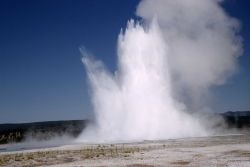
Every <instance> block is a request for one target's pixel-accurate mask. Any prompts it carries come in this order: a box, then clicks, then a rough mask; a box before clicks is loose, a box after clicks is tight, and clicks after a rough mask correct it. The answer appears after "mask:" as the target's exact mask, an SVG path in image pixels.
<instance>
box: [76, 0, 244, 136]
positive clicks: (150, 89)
mask: <svg viewBox="0 0 250 167" xmlns="http://www.w3.org/2000/svg"><path fill="white" fill-rule="evenodd" d="M136 13H137V15H138V16H140V17H141V18H142V19H143V20H142V22H143V23H142V24H141V23H138V22H136V21H134V20H130V21H129V22H128V25H127V28H126V29H125V31H124V32H123V31H122V32H121V33H120V35H119V37H118V49H117V50H118V51H117V52H118V53H117V55H118V62H117V67H118V68H117V70H116V71H115V72H114V73H112V72H109V71H108V70H107V69H106V68H105V66H104V64H103V63H102V62H101V61H98V60H94V58H93V57H92V56H91V55H90V54H89V53H88V52H87V51H86V49H84V48H82V49H81V52H82V54H83V63H84V65H85V67H86V71H87V75H88V79H89V83H90V89H91V91H90V92H91V98H92V99H91V100H92V104H93V111H94V115H95V120H94V122H93V124H92V125H90V126H89V127H87V129H86V130H84V132H83V133H82V135H81V137H80V140H81V141H84V140H85V141H117V140H145V139H168V138H179V137H190V136H202V135H207V134H209V133H210V131H209V130H208V129H207V128H205V125H204V124H201V121H200V119H198V118H197V117H194V116H193V115H191V113H190V112H188V111H189V110H190V109H193V108H196V109H197V108H201V107H200V106H202V107H204V104H205V103H203V102H201V101H200V99H202V97H205V95H206V94H207V92H208V90H209V88H210V87H211V86H213V85H219V84H223V83H224V82H225V81H226V79H227V78H228V76H230V75H231V74H232V73H233V72H234V71H235V70H236V69H237V61H236V59H237V57H238V56H239V55H240V53H241V42H240V38H239V36H237V34H236V33H237V31H235V30H237V26H238V22H237V21H236V20H235V19H231V18H230V17H228V16H227V15H226V14H225V13H224V12H223V10H222V8H221V7H220V5H219V2H218V1H216V0H203V1H200V0H188V1H184V0H176V1H172V0H154V1H153V0H143V1H141V2H140V4H139V6H138V8H137V12H136ZM183 94H186V95H185V96H186V97H188V98H190V99H191V102H190V104H188V105H187V103H186V101H185V100H184V99H185V98H184V97H183ZM199 103H200V104H202V105H197V104H199ZM190 106H191V107H190ZM192 106H199V107H192ZM205 107H206V106H205ZM210 121H211V120H210Z"/></svg>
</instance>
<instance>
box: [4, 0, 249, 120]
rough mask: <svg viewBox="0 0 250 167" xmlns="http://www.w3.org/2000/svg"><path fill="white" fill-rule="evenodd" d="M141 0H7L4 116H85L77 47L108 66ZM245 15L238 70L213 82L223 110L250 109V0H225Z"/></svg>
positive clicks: (86, 103)
mask: <svg viewBox="0 0 250 167" xmlns="http://www.w3.org/2000/svg"><path fill="white" fill-rule="evenodd" d="M138 2H139V1H138V0H123V1H119V0H107V1H104V0H74V1H72V0H37V1H34V0H1V1H0V123H4V122H30V121H46V120H62V119H66V120H69V119H84V118H86V117H88V115H90V111H91V105H90V100H89V96H88V88H87V84H86V74H85V71H84V67H83V65H82V63H81V55H80V52H79V47H81V46H83V45H84V46H85V47H86V48H87V49H88V50H90V51H91V52H92V53H93V54H94V55H95V56H96V57H97V58H98V59H101V60H102V61H104V63H105V64H106V65H107V66H108V68H109V69H110V70H112V71H113V70H114V69H115V66H116V64H115V62H116V56H115V55H116V41H117V36H118V34H119V32H120V29H121V28H122V27H123V28H124V27H125V26H126V23H127V20H128V19H130V18H134V17H135V15H134V13H135V10H136V6H137V4H138ZM223 6H224V7H225V9H226V10H227V12H228V13H229V14H230V15H232V16H235V17H237V18H238V19H240V20H241V22H242V30H241V34H242V36H243V38H244V55H243V56H242V57H241V58H240V59H239V63H240V71H239V73H238V74H237V75H236V76H234V77H233V78H231V79H230V80H229V82H228V84H227V85H224V86H221V87H218V88H215V89H214V92H215V95H216V96H215V98H213V102H212V107H213V108H214V109H215V110H218V111H227V110H250V56H249V53H250V14H248V13H249V11H250V2H249V1H247V0H242V1H236V0H227V2H226V3H224V5H223Z"/></svg>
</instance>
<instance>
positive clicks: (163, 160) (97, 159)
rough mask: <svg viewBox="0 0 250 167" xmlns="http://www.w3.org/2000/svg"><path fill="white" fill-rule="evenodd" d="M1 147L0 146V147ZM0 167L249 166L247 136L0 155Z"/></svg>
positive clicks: (30, 151)
mask: <svg viewBox="0 0 250 167" xmlns="http://www.w3.org/2000/svg"><path fill="white" fill-rule="evenodd" d="M3 147H4V146H2V148H3ZM0 166H9V167H10V166H11V167H14V166H58V167H68V166H72V167H73V166H129V167H135V166H139V167H147V166H204V167H209V166H227V167H231V166H235V167H236V166H238V167H244V166H250V135H225V136H214V137H201V138H185V139H175V140H164V141H144V142H137V143H122V144H121V143H120V144H76V145H64V146H60V147H53V148H42V149H33V150H22V151H12V152H0Z"/></svg>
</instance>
